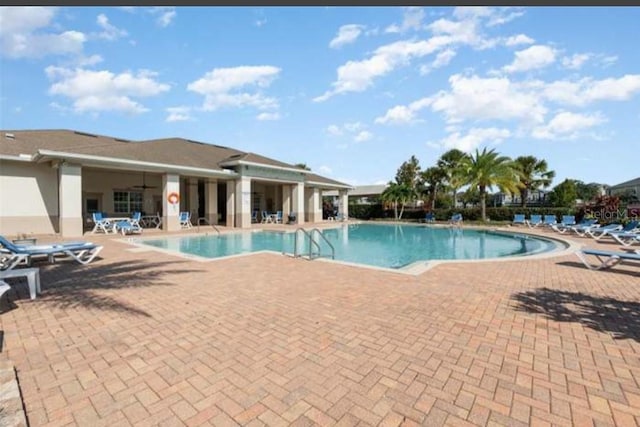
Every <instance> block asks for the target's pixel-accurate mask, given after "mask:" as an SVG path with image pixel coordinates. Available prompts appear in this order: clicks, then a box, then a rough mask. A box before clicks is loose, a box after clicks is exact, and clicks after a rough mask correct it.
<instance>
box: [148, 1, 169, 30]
mask: <svg viewBox="0 0 640 427" xmlns="http://www.w3.org/2000/svg"><path fill="white" fill-rule="evenodd" d="M149 12H150V13H151V14H153V15H155V16H156V24H158V25H159V26H160V27H162V28H165V27H168V26H169V25H170V24H171V22H172V21H173V19H174V18H175V17H176V8H175V7H173V6H158V7H152V8H151V9H150V10H149Z"/></svg>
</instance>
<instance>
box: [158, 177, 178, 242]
mask: <svg viewBox="0 0 640 427" xmlns="http://www.w3.org/2000/svg"><path fill="white" fill-rule="evenodd" d="M171 193H177V194H178V196H179V197H181V194H180V175H178V174H172V173H165V174H164V175H162V229H163V230H164V231H178V230H180V220H179V215H180V203H170V202H169V194H171Z"/></svg>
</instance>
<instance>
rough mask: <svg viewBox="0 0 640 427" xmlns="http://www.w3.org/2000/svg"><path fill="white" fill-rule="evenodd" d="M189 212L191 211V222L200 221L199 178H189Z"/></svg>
mask: <svg viewBox="0 0 640 427" xmlns="http://www.w3.org/2000/svg"><path fill="white" fill-rule="evenodd" d="M188 184H189V209H187V210H188V211H189V212H191V222H192V223H194V224H195V223H196V221H198V216H199V215H198V212H199V211H200V209H199V208H200V206H199V205H200V204H199V203H198V178H189V183H188Z"/></svg>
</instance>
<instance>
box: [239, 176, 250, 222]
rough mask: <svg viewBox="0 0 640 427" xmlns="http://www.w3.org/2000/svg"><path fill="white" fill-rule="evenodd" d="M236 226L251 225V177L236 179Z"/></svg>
mask: <svg viewBox="0 0 640 427" xmlns="http://www.w3.org/2000/svg"><path fill="white" fill-rule="evenodd" d="M236 227H238V228H250V227H251V178H248V177H244V176H243V177H241V178H240V179H237V180H236Z"/></svg>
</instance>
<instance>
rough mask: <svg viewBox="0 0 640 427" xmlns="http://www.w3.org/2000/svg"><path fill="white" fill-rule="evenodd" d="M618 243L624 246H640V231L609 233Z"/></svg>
mask: <svg viewBox="0 0 640 427" xmlns="http://www.w3.org/2000/svg"><path fill="white" fill-rule="evenodd" d="M608 235H609V236H611V237H612V238H613V240H615V241H616V242H618V243H620V244H621V245H622V246H631V245H635V244H640V230H638V231H612V232H610V233H608Z"/></svg>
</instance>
